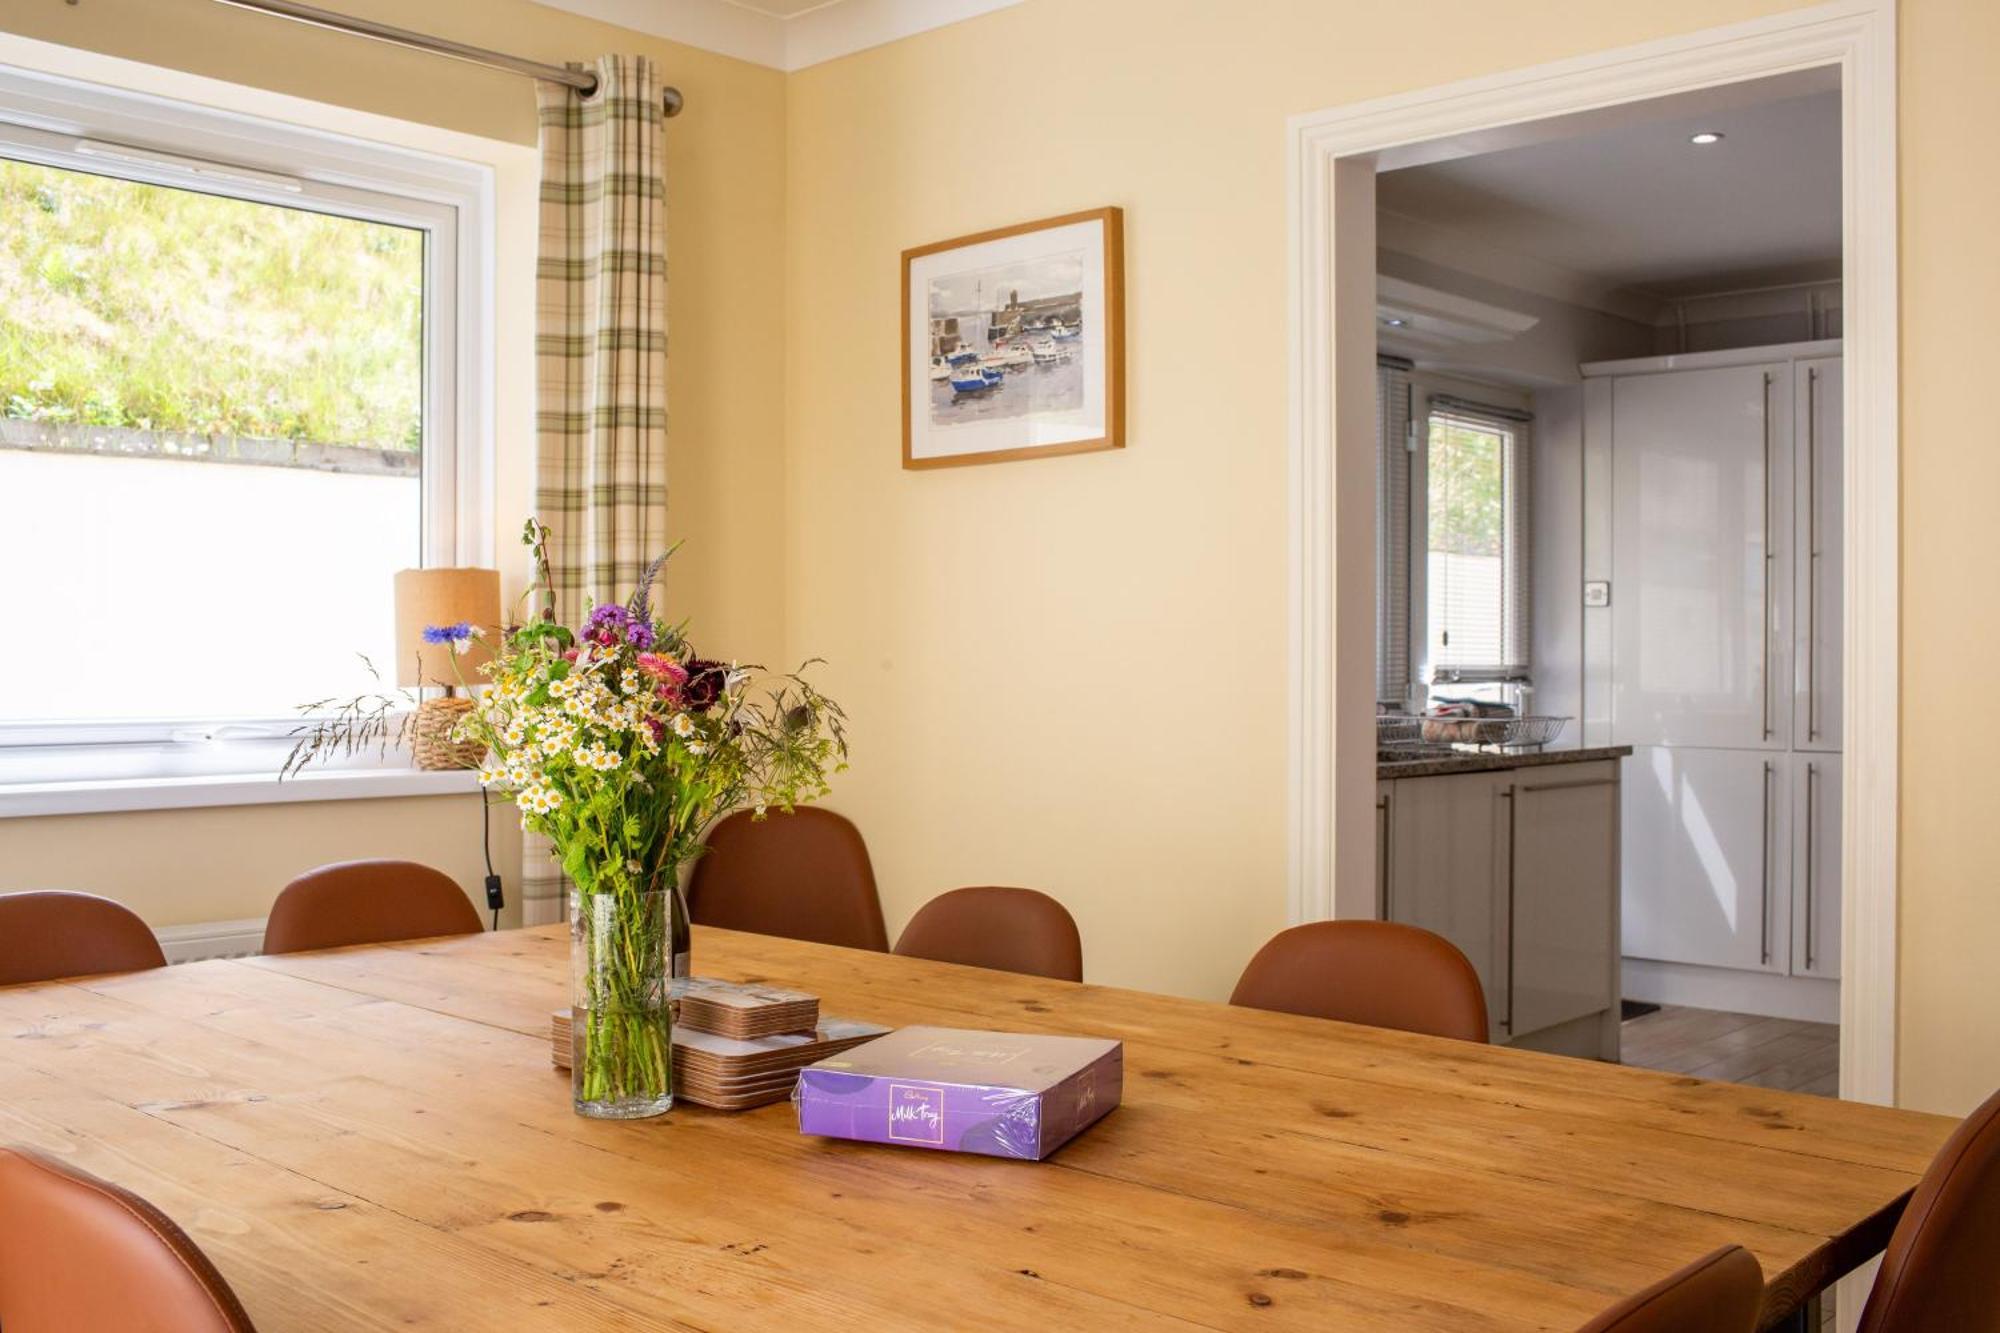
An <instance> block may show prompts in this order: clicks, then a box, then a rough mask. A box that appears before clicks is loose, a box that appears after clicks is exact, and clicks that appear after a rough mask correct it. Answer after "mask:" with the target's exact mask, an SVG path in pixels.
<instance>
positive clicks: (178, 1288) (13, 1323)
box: [0, 1148, 255, 1333]
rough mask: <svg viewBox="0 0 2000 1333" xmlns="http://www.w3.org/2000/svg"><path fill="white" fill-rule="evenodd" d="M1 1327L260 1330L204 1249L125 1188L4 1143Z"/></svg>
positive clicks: (89, 1332)
mask: <svg viewBox="0 0 2000 1333" xmlns="http://www.w3.org/2000/svg"><path fill="white" fill-rule="evenodd" d="M0 1328H4V1329H6V1330H7V1333H255V1330H254V1329H253V1327H252V1325H251V1323H250V1316H249V1315H248V1314H245V1313H244V1310H243V1304H242V1302H240V1301H238V1300H237V1299H236V1293H235V1292H233V1291H231V1290H230V1289H229V1284H228V1283H227V1282H225V1281H224V1280H223V1278H222V1274H220V1273H218V1272H216V1271H215V1265H214V1264H212V1263H210V1262H209V1260H208V1256H207V1255H205V1254H203V1253H202V1252H201V1247H200V1246H198V1245H196V1244H195V1243H194V1241H192V1240H190V1239H189V1238H188V1234H187V1233H186V1232H185V1231H182V1230H181V1229H180V1228H179V1227H177V1226H175V1225H174V1222H173V1219H172V1218H170V1217H168V1216H167V1215H166V1214H165V1213H163V1212H161V1211H160V1210H159V1209H158V1208H155V1207H154V1206H153V1205H152V1204H150V1203H148V1202H146V1201H145V1200H144V1199H142V1198H140V1197H139V1196H138V1195H136V1194H133V1193H131V1192H130V1191H128V1190H123V1189H120V1188H119V1187H118V1186H116V1185H113V1184H111V1183H110V1182H109V1181H104V1180H99V1179H98V1178H97V1177H96V1176H93V1175H89V1174H87V1173H85V1172H83V1171H79V1170H77V1169H76V1168H74V1167H71V1166H66V1165H62V1164H59V1163H57V1162H54V1161H51V1160H50V1159H48V1158H46V1157H42V1156H40V1155H39V1154H35V1153H27V1152H21V1151H18V1150H14V1149H8V1148H0Z"/></svg>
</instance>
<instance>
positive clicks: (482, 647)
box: [396, 569, 500, 768]
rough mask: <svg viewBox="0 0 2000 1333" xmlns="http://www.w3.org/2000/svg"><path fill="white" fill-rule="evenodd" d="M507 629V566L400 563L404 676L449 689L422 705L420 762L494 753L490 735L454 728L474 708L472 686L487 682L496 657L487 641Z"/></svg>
mask: <svg viewBox="0 0 2000 1333" xmlns="http://www.w3.org/2000/svg"><path fill="white" fill-rule="evenodd" d="M499 633H500V574H499V571H497V570H492V569H404V570H398V571H397V573H396V683H397V684H398V685H402V686H406V687H415V688H418V689H425V688H429V689H438V688H441V689H442V690H443V691H444V693H443V694H442V695H440V696H438V697H435V698H428V699H425V700H424V701H423V702H422V703H420V704H419V705H417V716H416V718H415V720H414V722H413V723H412V724H411V728H410V749H411V752H412V753H413V754H414V755H415V756H416V761H417V767H418V768H477V767H479V764H480V761H481V760H483V759H484V758H485V757H486V746H485V744H484V743H483V742H480V741H455V740H453V739H452V735H451V733H452V728H453V727H455V726H457V725H458V721H459V719H460V718H462V717H464V716H465V715H466V714H467V713H469V712H471V711H472V700H471V699H470V698H468V697H467V687H469V686H473V685H480V684H484V683H485V680H486V678H485V677H484V676H482V675H481V674H480V672H479V668H480V667H481V666H482V665H483V664H485V663H486V662H488V661H490V660H492V657H493V653H492V650H491V649H490V648H489V647H488V646H487V644H488V643H490V642H492V641H493V639H494V638H495V637H497V636H498V634H499ZM482 640H483V641H482Z"/></svg>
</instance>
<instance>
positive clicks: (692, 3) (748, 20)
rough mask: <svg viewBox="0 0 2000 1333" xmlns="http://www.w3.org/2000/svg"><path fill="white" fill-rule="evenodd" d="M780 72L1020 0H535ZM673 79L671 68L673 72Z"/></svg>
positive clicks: (941, 25) (897, 38) (816, 62)
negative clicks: (779, 70)
mask: <svg viewBox="0 0 2000 1333" xmlns="http://www.w3.org/2000/svg"><path fill="white" fill-rule="evenodd" d="M536 2H537V3H538V4H544V5H547V6H549V7H550V8H552V9H566V10H568V11H570V12H571V13H573V14H583V15H585V16H587V17H589V18H594V19H602V20H603V21H605V22H606V23H616V24H618V25H619V26H620V27H624V28H631V29H632V30H633V31H635V32H647V33H652V34H653V35H654V36H656V37H665V38H667V39H669V40H670V41H676V42H683V43H686V44H687V45H689V46H698V47H700V48H701V49H702V50H704V51H714V52H716V53H717V54H719V55H725V56H734V57H735V58H736V59H738V60H748V61H751V62H753V63H755V64H759V65H768V66H770V67H771V68H773V69H782V70H795V69H804V68H806V67H807V66H808V65H817V64H819V63H820V62H822V61H826V60H835V59H838V58H839V57H841V56H844V55H852V54H853V53H854V52H856V51H864V50H866V49H868V48H869V47H871V46H880V45H882V44H883V43H885V42H893V41H897V40H899V39H901V38H904V37H911V36H914V35H916V34H917V33H920V32H928V31H930V30H931V29H933V28H942V27H946V26H948V25H950V24H953V23H958V22H961V21H963V20H965V19H969V18H976V17H978V16H979V15H981V14H986V13H991V12H992V11H993V10H996V9H1005V8H1007V7H1008V6H1010V5H1017V4H1019V3H1020V2H1021V0H536ZM667 79H668V82H672V73H671V71H669V72H668V75H667Z"/></svg>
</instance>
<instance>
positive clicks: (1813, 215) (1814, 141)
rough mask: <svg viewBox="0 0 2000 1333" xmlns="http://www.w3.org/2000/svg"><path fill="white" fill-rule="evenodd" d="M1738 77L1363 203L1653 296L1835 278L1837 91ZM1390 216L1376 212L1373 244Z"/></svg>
mask: <svg viewBox="0 0 2000 1333" xmlns="http://www.w3.org/2000/svg"><path fill="white" fill-rule="evenodd" d="M774 2H775V0H774ZM1744 87H1745V86H1743V85H1738V87H1737V88H1736V89H1735V90H1734V91H1733V92H1732V93H1731V94H1729V95H1727V96H1720V95H1719V96H1717V97H1715V98H1714V99H1712V101H1711V103H1710V104H1709V106H1708V108H1707V109H1703V110H1699V111H1689V109H1688V108H1687V107H1686V106H1683V105H1675V106H1674V107H1673V108H1672V112H1673V114H1672V116H1671V117H1669V118H1664V119H1652V120H1648V121H1645V122H1642V123H1625V124H1620V125H1617V126H1616V127H1615V128H1610V129H1600V130H1599V131H1597V132H1594V133H1593V132H1588V131H1586V132H1584V133H1581V134H1576V135H1573V136H1571V137H1563V138H1556V139H1552V140H1549V141H1545V142H1538V143H1530V144H1527V145H1525V146H1521V147H1509V148H1503V149H1501V150H1500V151H1495V152H1486V153H1478V154H1475V155H1471V156H1462V157H1456V158H1453V159H1451V160H1449V161H1439V162H1432V163H1429V164H1427V165H1422V166H1413V167H1406V168H1402V169H1400V170H1386V171H1384V172H1382V174H1381V175H1380V176H1378V177H1377V179H1376V200H1377V204H1378V206H1379V208H1380V209H1381V210H1382V212H1384V213H1385V214H1391V215H1398V217H1399V218H1400V219H1410V220H1412V221H1413V222H1415V223H1418V224H1421V225H1423V226H1425V227H1428V228H1430V229H1432V230H1433V231H1435V230H1437V229H1443V230H1445V231H1447V232H1448V233H1449V234H1451V235H1452V236H1455V237H1457V238H1460V239H1461V240H1462V241H1464V242H1466V243H1469V244H1477V245H1479V246H1482V247H1489V248H1491V249H1492V250H1495V251H1500V252H1506V253H1509V254H1511V255H1514V256H1523V257H1526V258H1527V259H1528V260H1530V261H1534V262H1536V263H1539V264H1543V265H1555V266H1560V267H1561V268H1563V269H1565V270H1567V271H1569V272H1570V273H1572V274H1574V275H1576V276H1577V277H1578V278H1580V279H1582V280H1585V281H1588V282H1590V283H1592V284H1596V285H1601V286H1603V287H1606V288H1623V289H1633V290H1636V291H1638V292H1642V293H1646V294H1649V295H1652V296H1656V297H1673V296H1677V295H1686V294H1691V293H1693V292H1696V291H1702V290H1710V291H1712V290H1717V289H1719V288H1722V287H1741V286H1751V285H1759V284H1764V283H1779V282H1793V281H1806V280H1818V279H1823V278H1827V277H1837V276H1839V261H1840V226H1841V219H1840V94H1839V92H1838V91H1837V90H1833V91H1820V92H1814V93H1810V94H1808V95H1805V96H1798V95H1786V96H1782V97H1779V98H1777V99H1775V100H1765V101H1750V102H1748V103H1747V104H1746V102H1745V98H1744ZM1796 87H1797V85H1796V84H1784V83H1774V84H1773V85H1772V89H1773V90H1774V91H1782V92H1785V93H1788V94H1795V93H1796ZM1698 130H1715V131H1719V132H1721V133H1722V134H1723V135H1724V136H1726V137H1725V138H1724V139H1723V141H1722V142H1721V143H1718V144H1714V145H1710V146H1708V147H1697V146H1695V145H1693V144H1690V143H1689V142H1688V136H1689V135H1691V134H1693V133H1695V132H1696V131H1698ZM1396 220H1397V219H1395V218H1391V219H1385V226H1384V233H1385V244H1392V242H1391V241H1390V240H1389V239H1388V238H1389V236H1390V235H1391V234H1392V233H1393V231H1394V227H1393V226H1391V225H1390V224H1391V223H1392V222H1394V221H1396Z"/></svg>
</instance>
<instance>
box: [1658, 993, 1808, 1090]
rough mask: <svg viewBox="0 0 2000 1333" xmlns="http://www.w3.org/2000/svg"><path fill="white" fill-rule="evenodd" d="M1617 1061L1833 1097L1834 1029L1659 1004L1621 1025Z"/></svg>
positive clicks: (1775, 1019)
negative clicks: (1620, 1050) (1621, 1053)
mask: <svg viewBox="0 0 2000 1333" xmlns="http://www.w3.org/2000/svg"><path fill="white" fill-rule="evenodd" d="M1623 1035H1624V1062H1625V1063H1626V1064H1628V1065H1637V1066H1639V1067H1640V1068H1642V1069H1663V1070H1667V1071H1669V1072H1671V1073H1676V1074H1693V1075H1696V1076H1697V1077H1700V1078H1712V1079H1718V1080H1721V1081H1723V1082H1727V1083H1747V1084H1750V1085H1751V1086H1753V1087H1759V1088H1778V1089H1782V1090H1784V1091H1786V1092H1809V1093H1813V1094H1815V1095H1816V1096H1821V1097H1836V1096H1838V1095H1839V1094H1840V1028H1839V1027H1838V1026H1837V1025H1835V1024H1833V1023H1801V1022H1798V1021H1796V1020H1793V1019H1789V1018H1760V1017H1758V1016H1757V1015H1755V1014H1730V1013H1724V1012H1722V1011H1720V1010H1716V1009H1688V1008H1683V1007H1680V1006H1677V1005H1666V1006H1664V1007H1662V1008H1661V1009H1659V1010H1657V1011H1656V1012H1654V1013H1650V1014H1646V1015H1643V1016H1641V1017H1639V1018H1632V1019H1627V1020H1626V1022H1625V1026H1624V1034H1623Z"/></svg>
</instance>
